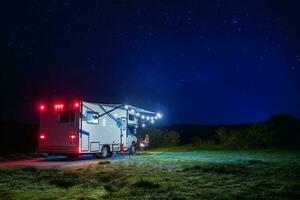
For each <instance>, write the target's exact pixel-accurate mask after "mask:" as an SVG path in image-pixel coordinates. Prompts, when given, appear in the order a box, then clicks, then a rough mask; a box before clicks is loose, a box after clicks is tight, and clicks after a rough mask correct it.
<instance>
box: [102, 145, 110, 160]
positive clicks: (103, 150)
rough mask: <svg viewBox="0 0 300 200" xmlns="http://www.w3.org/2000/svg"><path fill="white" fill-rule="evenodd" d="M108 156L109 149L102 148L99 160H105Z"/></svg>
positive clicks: (106, 147)
mask: <svg viewBox="0 0 300 200" xmlns="http://www.w3.org/2000/svg"><path fill="white" fill-rule="evenodd" d="M109 155H110V149H109V147H108V146H103V147H102V149H101V153H100V156H101V158H107V157H109Z"/></svg>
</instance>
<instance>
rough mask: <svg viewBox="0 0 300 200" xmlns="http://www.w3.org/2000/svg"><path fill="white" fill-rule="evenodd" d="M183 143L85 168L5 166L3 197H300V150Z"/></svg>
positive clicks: (0, 183) (0, 180)
mask: <svg viewBox="0 0 300 200" xmlns="http://www.w3.org/2000/svg"><path fill="white" fill-rule="evenodd" d="M180 148H182V147H180ZM180 148H179V149H176V150H175V149H174V148H173V150H171V149H168V150H165V151H162V149H160V150H159V151H158V150H157V151H152V152H147V153H139V154H138V155H136V156H131V157H130V158H129V159H128V160H122V161H113V162H107V161H105V160H103V161H100V162H99V164H97V165H94V166H90V167H85V168H76V169H68V170H41V169H36V168H33V167H26V168H23V169H9V170H8V169H7V170H0V199H22V200H23V199H24V200H26V199H174V200H175V199H228V200H229V199H230V200H232V199H278V200H281V199H293V200H295V199H300V153H299V152H298V151H279V150H252V151H251V150H241V151H234V150H201V151H199V150H195V149H194V150H191V149H189V150H186V149H181V150H180Z"/></svg>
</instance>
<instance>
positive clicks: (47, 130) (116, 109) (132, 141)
mask: <svg viewBox="0 0 300 200" xmlns="http://www.w3.org/2000/svg"><path fill="white" fill-rule="evenodd" d="M44 107H45V106H44V105H43V112H41V116H40V139H39V151H40V152H44V153H56V154H66V155H79V154H96V155H101V153H103V150H108V154H107V155H105V156H104V157H106V156H109V155H111V153H112V152H115V151H128V150H130V149H131V148H132V147H135V145H136V144H137V137H136V129H137V127H138V126H139V123H141V122H143V121H144V120H142V119H139V117H138V116H141V115H147V116H149V117H150V116H152V117H153V116H155V113H154V112H150V111H146V110H144V109H140V108H136V107H133V106H128V105H126V106H125V105H122V104H99V103H90V102H86V101H81V102H78V103H76V108H75V107H73V104H72V103H68V104H67V105H63V106H61V104H59V105H54V107H55V110H54V109H48V110H44ZM48 107H49V108H51V106H48ZM56 108H59V109H56ZM137 113H138V114H137Z"/></svg>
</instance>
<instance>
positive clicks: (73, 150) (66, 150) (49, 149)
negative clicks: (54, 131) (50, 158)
mask: <svg viewBox="0 0 300 200" xmlns="http://www.w3.org/2000/svg"><path fill="white" fill-rule="evenodd" d="M38 151H39V152H41V153H61V154H78V153H79V147H77V146H39V148H38Z"/></svg>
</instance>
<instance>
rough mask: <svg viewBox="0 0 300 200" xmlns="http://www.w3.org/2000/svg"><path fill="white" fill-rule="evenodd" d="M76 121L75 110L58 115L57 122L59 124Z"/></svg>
mask: <svg viewBox="0 0 300 200" xmlns="http://www.w3.org/2000/svg"><path fill="white" fill-rule="evenodd" d="M74 120H75V111H74V110H65V111H62V112H59V113H58V114H57V122H59V123H66V122H74Z"/></svg>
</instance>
